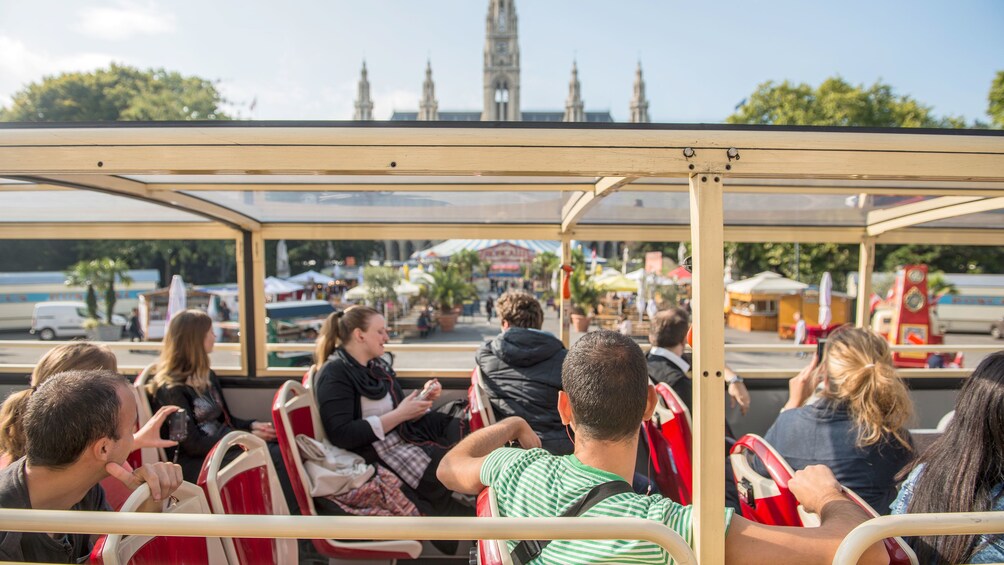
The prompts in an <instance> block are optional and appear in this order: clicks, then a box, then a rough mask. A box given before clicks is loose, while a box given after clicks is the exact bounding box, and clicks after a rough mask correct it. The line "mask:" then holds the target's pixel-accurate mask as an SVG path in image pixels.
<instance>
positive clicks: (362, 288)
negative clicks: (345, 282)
mask: <svg viewBox="0 0 1004 565" xmlns="http://www.w3.org/2000/svg"><path fill="white" fill-rule="evenodd" d="M369 291H370V289H369V288H368V287H367V286H366V285H362V284H361V285H358V286H354V287H352V288H350V289H349V290H348V291H347V292H346V293H345V300H365V299H366V295H368V294H369Z"/></svg>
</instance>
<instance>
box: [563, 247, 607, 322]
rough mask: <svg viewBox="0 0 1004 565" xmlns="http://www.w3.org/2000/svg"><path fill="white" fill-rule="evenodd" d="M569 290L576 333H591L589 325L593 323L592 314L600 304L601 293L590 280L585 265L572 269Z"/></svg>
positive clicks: (580, 264) (581, 264)
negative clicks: (597, 304) (598, 303)
mask: <svg viewBox="0 0 1004 565" xmlns="http://www.w3.org/2000/svg"><path fill="white" fill-rule="evenodd" d="M568 290H569V292H570V293H571V295H572V297H571V298H572V324H573V325H574V326H575V331H579V332H586V331H589V324H591V323H592V321H593V319H592V317H591V314H592V312H593V308H594V307H595V306H596V303H597V302H599V299H600V291H599V290H597V288H596V286H595V285H594V284H593V281H591V280H590V279H589V275H588V274H587V273H586V266H585V264H583V263H579V264H578V265H575V267H574V268H573V269H572V272H571V274H570V275H569V287H568Z"/></svg>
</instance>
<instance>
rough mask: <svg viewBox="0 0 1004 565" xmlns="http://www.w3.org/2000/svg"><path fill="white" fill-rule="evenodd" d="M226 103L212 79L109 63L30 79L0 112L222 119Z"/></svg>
mask: <svg viewBox="0 0 1004 565" xmlns="http://www.w3.org/2000/svg"><path fill="white" fill-rule="evenodd" d="M225 103H226V100H224V98H223V96H222V95H221V94H220V92H219V91H218V90H217V89H216V85H215V84H214V83H212V82H211V81H208V80H205V79H203V78H199V77H194V76H183V75H181V74H180V73H177V72H173V71H166V70H164V69H148V70H140V69H137V68H135V67H130V66H126V65H118V64H115V63H112V65H111V66H110V67H109V68H107V69H98V70H96V71H92V72H74V73H63V74H60V75H57V76H49V77H45V78H43V79H42V81H41V82H37V83H32V84H29V85H27V86H25V87H24V88H22V89H21V90H20V91H18V92H17V93H16V94H14V98H13V102H12V104H11V106H10V108H5V109H2V110H0V121H7V122H111V121H122V120H125V121H135V120H149V121H162V120H226V119H229V117H228V116H227V114H226V113H225V112H223V111H222V109H221V106H222V105H223V104H225Z"/></svg>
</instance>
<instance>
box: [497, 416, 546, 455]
mask: <svg viewBox="0 0 1004 565" xmlns="http://www.w3.org/2000/svg"><path fill="white" fill-rule="evenodd" d="M509 420H512V423H511V424H510V425H511V426H512V427H513V432H512V439H513V440H514V441H517V442H519V446H520V447H522V448H523V449H532V448H534V447H540V446H541V443H540V437H538V436H537V434H536V433H534V431H533V428H531V427H530V424H528V423H526V420H524V419H523V418H520V417H518V416H514V417H512V418H506V419H505V420H502V421H503V422H506V421H509Z"/></svg>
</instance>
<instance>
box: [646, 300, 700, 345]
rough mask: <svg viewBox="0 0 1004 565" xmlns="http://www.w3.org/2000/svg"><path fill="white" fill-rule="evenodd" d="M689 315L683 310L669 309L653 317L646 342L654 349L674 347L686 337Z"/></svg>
mask: <svg viewBox="0 0 1004 565" xmlns="http://www.w3.org/2000/svg"><path fill="white" fill-rule="evenodd" d="M689 325H690V314H687V311H686V310H684V309H683V308H670V309H669V310H663V311H662V312H659V313H658V314H656V315H655V319H654V320H652V326H651V327H650V329H649V331H648V341H649V343H651V344H652V345H654V346H656V347H666V348H669V347H676V346H677V345H680V344H681V343H683V340H684V339H685V338H686V337H687V328H688V327H689Z"/></svg>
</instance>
